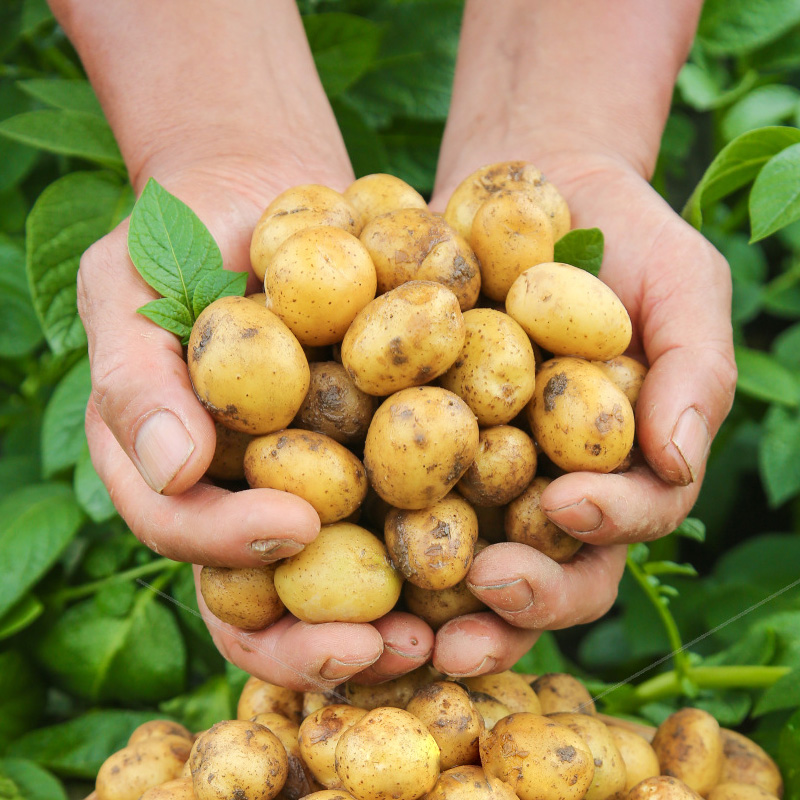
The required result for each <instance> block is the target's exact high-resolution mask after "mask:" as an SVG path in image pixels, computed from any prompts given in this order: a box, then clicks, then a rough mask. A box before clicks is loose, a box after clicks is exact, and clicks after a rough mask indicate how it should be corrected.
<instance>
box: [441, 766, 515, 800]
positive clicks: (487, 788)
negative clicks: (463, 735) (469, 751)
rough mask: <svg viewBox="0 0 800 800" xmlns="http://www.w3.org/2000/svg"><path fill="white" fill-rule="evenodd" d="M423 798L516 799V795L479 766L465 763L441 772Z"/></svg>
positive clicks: (461, 799) (462, 799) (507, 786)
mask: <svg viewBox="0 0 800 800" xmlns="http://www.w3.org/2000/svg"><path fill="white" fill-rule="evenodd" d="M425 800H517V796H516V795H515V794H514V792H513V791H512V789H511V787H510V786H509V785H508V784H507V783H504V782H503V781H501V780H498V779H497V778H495V777H493V776H492V775H487V774H486V773H485V772H484V771H483V769H482V768H481V767H477V766H472V765H466V766H459V767H453V768H451V769H448V770H447V771H446V772H442V774H441V775H440V776H439V780H437V781H436V785H435V786H434V787H433V789H431V790H430V792H428V794H426V795H425Z"/></svg>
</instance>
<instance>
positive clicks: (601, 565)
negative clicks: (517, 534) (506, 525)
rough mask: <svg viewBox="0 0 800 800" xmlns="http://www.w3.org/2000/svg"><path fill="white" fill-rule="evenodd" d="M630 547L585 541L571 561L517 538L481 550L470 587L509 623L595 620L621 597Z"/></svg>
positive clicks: (547, 626)
mask: <svg viewBox="0 0 800 800" xmlns="http://www.w3.org/2000/svg"><path fill="white" fill-rule="evenodd" d="M626 552H627V548H626V547H623V546H621V545H612V546H610V547H594V546H593V545H584V547H582V548H581V549H580V550H579V551H578V552H577V553H576V554H575V555H574V556H573V558H572V560H571V561H569V562H567V563H566V564H557V563H556V562H555V561H553V560H552V559H550V558H548V557H547V556H546V555H544V554H543V553H540V552H539V551H538V550H535V549H534V548H533V547H528V546H527V545H524V544H517V543H516V542H502V543H500V544H495V545H491V546H490V547H487V548H486V549H485V550H483V551H481V552H480V553H479V554H478V555H477V556H476V557H475V561H474V563H473V566H472V569H470V571H469V575H468V576H467V585H468V586H469V589H470V591H471V592H472V593H473V594H474V595H475V596H476V597H477V598H478V599H479V600H482V601H483V602H484V603H486V605H487V606H489V608H491V609H492V610H493V611H494V612H495V613H496V614H497V615H498V616H500V617H502V618H503V619H504V620H505V621H506V622H508V623H510V624H511V625H514V626H517V627H520V628H532V629H536V630H557V629H560V628H569V627H571V626H572V625H579V624H582V623H585V622H592V621H593V620H596V619H598V618H599V617H601V616H602V615H603V614H605V613H606V611H608V610H609V609H610V608H611V606H612V605H614V600H615V599H616V597H617V587H618V585H619V581H620V578H621V577H622V572H623V570H624V568H625V556H626Z"/></svg>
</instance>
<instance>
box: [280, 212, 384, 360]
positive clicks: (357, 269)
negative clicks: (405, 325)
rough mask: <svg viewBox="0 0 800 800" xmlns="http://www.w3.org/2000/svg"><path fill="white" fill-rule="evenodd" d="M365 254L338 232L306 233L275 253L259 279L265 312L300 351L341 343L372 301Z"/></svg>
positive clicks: (371, 281) (370, 275)
mask: <svg viewBox="0 0 800 800" xmlns="http://www.w3.org/2000/svg"><path fill="white" fill-rule="evenodd" d="M376 286H377V279H376V277H375V266H374V265H373V263H372V259H371V258H370V257H369V253H368V252H367V250H366V248H365V247H364V245H363V244H361V242H360V241H359V240H358V239H356V237H355V236H353V235H351V234H349V233H347V231H343V230H341V229H340V228H333V227H330V226H323V227H320V228H306V229H305V230H302V231H298V232H297V233H295V234H293V235H292V236H290V237H289V238H288V239H287V240H286V241H285V242H284V243H283V244H282V245H281V246H280V247H279V248H278V249H277V251H276V252H275V254H274V255H273V257H272V260H271V261H270V262H269V267H268V268H267V272H266V275H265V276H264V291H265V292H266V294H267V307H268V308H269V309H270V310H271V311H273V312H274V313H275V314H277V315H278V316H279V317H280V318H281V319H282V320H283V321H284V322H285V323H286V325H287V326H288V328H289V330H291V331H292V333H293V334H294V335H295V336H296V337H297V341H298V342H300V344H302V345H306V346H309V345H310V346H315V347H318V346H320V345H327V344H334V343H335V342H341V341H342V339H343V338H344V335H345V332H346V331H347V329H348V328H349V327H350V323H351V322H352V321H353V319H354V318H355V316H356V314H358V312H359V311H361V309H362V308H364V306H365V305H367V303H369V302H370V300H372V298H373V297H375V288H376Z"/></svg>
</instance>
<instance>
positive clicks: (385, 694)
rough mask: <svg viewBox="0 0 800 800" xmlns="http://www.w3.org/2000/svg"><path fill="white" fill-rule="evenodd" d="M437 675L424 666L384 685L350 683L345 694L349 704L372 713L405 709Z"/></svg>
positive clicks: (385, 682) (347, 684)
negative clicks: (420, 689)
mask: <svg viewBox="0 0 800 800" xmlns="http://www.w3.org/2000/svg"><path fill="white" fill-rule="evenodd" d="M435 675H436V674H435V673H434V671H433V669H432V668H431V667H430V666H429V665H428V664H424V665H423V666H421V667H417V668H416V669H413V670H411V672H406V673H405V674H404V675H401V676H400V677H399V678H392V680H388V681H383V683H374V684H363V683H356V682H355V681H348V682H347V683H346V684H345V685H344V693H345V696H346V697H347V701H348V702H349V703H352V704H353V705H356V706H358V707H359V708H366V709H368V710H370V711H372V709H374V708H381V707H391V708H405V707H406V705H407V704H408V701H409V700H410V699H411V697H412V695H413V694H414V692H416V691H417V689H419V688H420V687H421V686H427V685H428V684H429V683H431V682H432V681H434V680H436V677H435Z"/></svg>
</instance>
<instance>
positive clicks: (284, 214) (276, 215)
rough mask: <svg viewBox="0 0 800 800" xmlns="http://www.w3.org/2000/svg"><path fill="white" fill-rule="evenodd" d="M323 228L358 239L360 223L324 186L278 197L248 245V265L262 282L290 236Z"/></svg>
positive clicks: (294, 190) (297, 188)
mask: <svg viewBox="0 0 800 800" xmlns="http://www.w3.org/2000/svg"><path fill="white" fill-rule="evenodd" d="M323 225H326V226H333V227H336V228H341V229H342V230H344V231H347V232H348V233H351V234H352V235H353V236H358V235H359V233H361V228H362V221H361V217H360V216H359V214H358V212H357V211H356V210H355V209H354V208H353V206H351V205H350V203H349V202H348V201H347V200H345V198H344V196H343V195H341V194H340V193H339V192H337V191H334V190H333V189H329V188H328V187H327V186H319V185H317V184H304V185H301V186H293V187H292V188H290V189H287V190H286V191H285V192H283V193H281V194H279V195H278V196H277V197H276V198H275V199H274V200H273V201H272V202H271V203H270V204H269V205H268V206H267V207H266V209H265V210H264V213H263V214H262V215H261V218H260V219H259V220H258V223H257V224H256V227H255V230H254V231H253V237H252V239H251V241H250V264H251V265H252V267H253V272H254V273H255V274H256V276H257V277H258V279H259V280H262V281H263V280H264V275H265V274H266V272H267V267H268V266H269V263H270V261H271V260H272V257H273V256H274V255H275V251H276V250H277V249H278V248H279V247H280V246H281V245H282V244H283V242H285V241H286V240H287V239H288V238H289V237H290V236H291V235H292V234H293V233H297V232H298V231H302V230H304V229H306V228H315V227H322V226H323Z"/></svg>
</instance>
